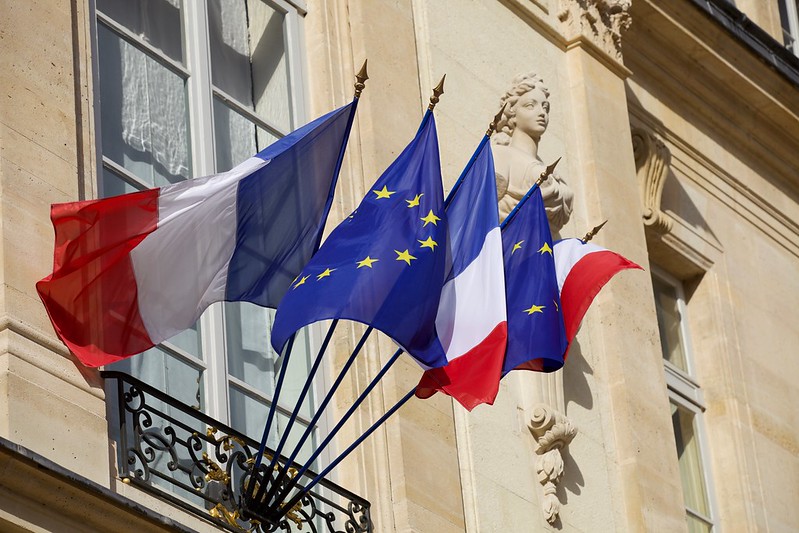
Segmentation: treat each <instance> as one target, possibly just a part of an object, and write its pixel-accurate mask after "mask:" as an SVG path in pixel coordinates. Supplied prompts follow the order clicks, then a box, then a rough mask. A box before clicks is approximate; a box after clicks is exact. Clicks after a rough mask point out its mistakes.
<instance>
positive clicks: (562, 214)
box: [492, 73, 574, 231]
mask: <svg viewBox="0 0 799 533" xmlns="http://www.w3.org/2000/svg"><path fill="white" fill-rule="evenodd" d="M506 104H507V106H506V107H505V108H504V112H503V114H502V117H501V118H500V119H499V122H498V123H497V134H496V135H494V137H493V139H492V142H493V143H494V166H495V168H496V179H497V199H498V200H499V212H500V216H501V217H502V218H505V217H506V216H507V215H508V213H510V211H511V210H512V209H513V208H514V207H515V206H516V204H518V203H519V200H521V198H522V197H523V196H524V194H525V193H526V192H527V190H528V189H529V188H530V187H532V185H533V183H534V182H535V180H536V179H538V177H539V176H540V175H541V172H542V171H543V170H544V169H545V168H546V164H545V163H544V162H543V161H542V160H541V159H540V158H539V157H538V143H539V142H540V141H541V136H542V135H543V134H544V132H546V130H547V125H548V124H549V90H547V88H546V87H545V86H544V81H543V80H542V79H541V78H540V77H539V76H537V75H536V74H534V73H529V74H523V75H519V76H516V77H515V78H514V79H513V81H512V82H511V87H510V88H509V89H508V90H507V91H506V92H505V94H504V95H502V98H500V107H502V106H505V105H506ZM541 192H542V194H543V197H544V205H545V206H546V210H547V217H548V218H549V223H550V225H551V226H552V229H553V231H558V230H560V228H562V227H563V226H564V225H565V224H566V222H568V221H569V217H570V216H571V212H572V200H573V198H574V194H573V193H572V191H571V189H570V188H569V187H568V186H567V185H566V182H565V180H564V179H563V178H562V177H561V176H559V175H558V174H553V175H552V176H551V177H550V178H549V179H548V180H546V181H545V182H544V183H543V184H542V185H541Z"/></svg>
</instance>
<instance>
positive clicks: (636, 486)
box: [0, 0, 799, 533]
mask: <svg viewBox="0 0 799 533" xmlns="http://www.w3.org/2000/svg"><path fill="white" fill-rule="evenodd" d="M711 3H713V2H711ZM716 3H720V2H716ZM93 4H94V2H79V1H72V2H67V1H66V0H47V1H45V0H28V1H26V2H17V1H12V0H1V1H0V13H2V14H3V15H2V16H1V17H0V43H2V46H0V72H3V75H2V76H0V279H2V284H1V285H0V345H2V349H1V350H0V438H2V439H3V440H2V443H3V447H1V448H0V473H2V476H0V530H2V531H27V530H30V531H114V530H117V531H119V530H122V529H124V528H128V529H127V530H137V531H138V530H142V531H151V530H152V531H157V530H197V531H213V530H215V528H214V526H213V525H211V524H210V523H208V522H205V521H203V520H201V519H199V518H197V517H195V516H192V515H189V514H187V513H185V512H183V511H182V510H180V509H179V508H177V507H174V506H172V505H170V504H169V503H168V502H165V501H161V500H159V499H157V498H154V497H153V496H151V495H148V494H146V493H144V492H142V491H140V490H139V489H137V488H135V487H133V486H129V485H126V484H124V483H122V482H121V480H120V479H119V477H118V476H117V474H116V472H117V470H116V469H117V466H116V460H115V456H114V443H113V441H112V439H111V438H110V437H109V422H108V418H109V415H108V408H107V405H106V394H105V391H104V388H103V380H102V378H101V377H100V376H99V374H98V372H96V371H95V370H90V369H86V368H84V367H82V366H80V365H79V364H78V363H77V362H76V361H75V360H74V358H73V357H72V356H71V355H70V354H69V353H68V351H67V350H66V348H65V347H64V346H63V345H62V344H61V343H60V342H59V341H58V340H57V338H56V336H55V334H54V332H53V331H52V328H51V326H50V323H49V321H48V319H47V316H46V313H45V311H44V309H43V307H42V305H41V303H40V301H39V299H38V297H37V296H36V292H35V288H34V284H35V282H36V281H38V280H39V279H41V278H42V277H44V276H45V275H47V274H48V273H49V271H50V268H51V266H52V228H51V225H50V223H49V205H50V204H51V203H55V202H64V201H74V200H78V199H85V198H93V197H95V196H96V190H97V185H96V183H97V179H98V176H97V173H98V171H97V168H98V157H99V155H98V152H97V146H98V142H97V136H98V132H97V131H96V129H95V124H96V122H95V117H94V112H95V105H96V103H97V98H98V96H97V94H96V90H97V89H96V87H97V84H96V83H95V81H96V80H95V73H94V72H93V55H92V44H91V43H92V34H93V32H94V31H95V23H94V13H93V12H92V10H91V9H90V8H89V5H93ZM305 4H306V5H305V9H306V11H307V13H306V14H305V15H304V20H303V27H304V50H305V57H304V61H305V62H306V64H305V70H306V72H307V76H308V79H309V83H308V87H309V88H310V89H309V91H308V93H309V94H308V95H307V105H308V107H309V109H310V112H309V116H317V115H319V114H321V113H323V112H325V111H327V110H330V109H332V108H333V107H336V106H338V105H341V104H342V103H344V102H346V101H348V99H349V98H350V96H351V92H352V77H353V73H354V72H356V71H357V69H358V67H359V66H360V62H361V61H362V59H363V58H367V57H368V58H369V77H370V80H369V82H368V83H367V87H366V89H365V92H364V94H363V97H362V99H361V102H360V104H359V109H358V116H357V118H356V121H355V126H354V130H353V134H352V139H351V141H350V146H349V149H348V152H347V156H346V158H345V162H344V167H343V169H342V174H341V178H340V181H339V188H338V190H337V195H338V196H337V201H336V202H335V203H334V208H333V211H332V212H331V223H330V224H329V225H328V227H332V223H333V222H337V221H339V220H341V219H343V218H344V216H346V215H347V214H348V213H350V212H351V211H352V209H353V208H354V207H355V206H356V205H357V203H358V201H359V200H360V198H361V197H362V196H363V195H364V193H365V192H366V191H367V189H368V187H369V186H370V185H371V183H372V182H373V180H374V179H375V177H376V176H377V175H379V173H380V172H381V171H382V170H383V169H385V168H386V166H387V165H388V164H389V163H391V161H392V160H393V159H394V158H395V157H396V155H397V154H398V153H399V151H400V150H401V149H402V148H403V147H404V146H405V144H406V143H407V141H408V140H409V139H410V137H411V136H412V135H413V133H414V131H415V129H416V127H417V126H418V122H419V119H420V117H421V114H422V112H423V110H424V109H425V108H426V106H427V101H428V97H429V92H430V89H431V88H432V87H433V86H434V85H435V83H436V82H437V80H438V79H439V78H440V76H441V75H442V74H444V73H446V74H447V81H446V92H445V94H444V95H443V96H442V98H441V101H440V103H439V104H438V106H437V108H436V115H437V120H438V128H439V137H440V143H441V158H442V169H443V173H444V180H445V184H444V185H445V190H446V189H448V188H449V187H451V186H452V184H453V183H454V180H455V178H456V177H457V176H458V174H459V173H460V169H461V168H462V166H463V165H464V164H465V162H466V161H467V159H468V157H469V155H470V154H471V152H472V150H473V149H474V147H475V146H476V144H477V142H478V141H479V139H480V136H481V135H482V133H483V132H484V131H485V128H486V126H487V124H488V123H489V122H490V120H491V118H492V117H493V116H494V114H495V113H496V112H497V103H498V101H499V97H500V96H501V95H502V94H503V93H504V91H505V90H506V88H507V86H508V83H509V82H510V80H511V79H513V78H514V77H515V76H516V75H518V74H522V73H525V72H529V71H531V70H532V71H535V72H536V73H537V74H539V75H540V76H541V77H542V78H543V79H544V80H545V81H546V84H547V87H548V89H549V91H550V93H551V95H550V97H549V101H550V103H551V112H550V122H549V128H548V130H547V134H546V136H545V137H544V138H543V139H542V140H541V144H540V147H539V152H538V155H539V156H540V157H541V159H542V160H543V161H546V162H549V161H552V160H554V159H557V158H558V157H561V156H562V157H563V160H562V161H561V163H560V166H559V171H560V172H561V173H562V175H564V176H567V177H568V184H569V186H570V188H571V189H572V191H573V193H574V204H573V209H574V211H573V213H572V216H571V219H570V221H569V222H568V224H566V225H565V227H564V228H563V229H562V230H561V231H560V235H562V236H580V235H583V234H584V233H585V232H586V231H587V230H588V229H590V228H592V227H593V226H595V225H596V224H597V223H599V222H601V221H603V220H606V219H608V220H610V222H609V223H608V224H607V226H606V227H605V228H604V229H603V230H602V232H600V233H599V235H598V236H597V237H596V238H595V240H594V242H596V243H598V244H599V245H601V246H604V247H607V248H609V249H612V250H614V251H617V252H619V253H621V254H623V255H624V256H626V257H628V258H629V259H631V260H633V261H635V262H636V263H638V264H640V265H642V266H644V267H645V268H646V269H647V271H649V270H651V269H652V267H656V268H659V269H661V271H665V272H667V273H668V274H670V275H671V276H673V277H675V278H677V279H679V280H681V281H682V282H683V284H684V286H685V287H686V303H687V320H688V328H689V329H690V332H691V337H692V341H693V353H694V366H695V368H694V373H695V377H696V379H697V381H698V383H699V385H700V386H701V390H702V394H703V396H704V402H705V411H704V413H703V419H704V422H705V427H706V433H707V439H706V441H707V442H706V444H707V453H706V457H707V459H708V464H706V465H705V467H706V472H707V475H708V479H709V481H710V484H711V485H712V486H711V498H712V500H713V502H714V510H715V511H714V515H713V520H714V522H715V524H716V525H717V530H719V531H775V532H777V531H795V530H799V506H797V505H796V502H797V501H799V430H797V427H799V420H797V416H799V415H797V413H799V411H798V410H797V408H796V406H797V405H799V385H797V383H799V358H797V357H795V355H794V353H793V346H795V345H796V344H799V326H797V325H796V321H795V320H794V319H793V316H794V315H793V312H794V310H793V307H794V306H795V304H796V303H797V302H799V277H798V276H797V273H799V225H797V222H796V221H797V220H799V175H797V169H799V114H797V110H799V87H797V85H795V84H793V83H792V82H791V81H790V79H789V77H787V76H785V75H784V74H782V73H780V72H779V71H777V70H775V69H774V68H772V67H770V66H769V64H768V63H767V62H766V61H764V60H762V59H761V58H760V57H759V56H758V54H757V53H756V52H755V51H753V49H752V48H748V47H747V46H745V44H743V43H742V41H741V40H740V39H739V38H738V37H736V36H735V35H734V34H733V33H731V32H729V31H727V30H726V29H725V28H724V27H722V25H721V24H719V23H718V22H717V21H715V20H714V19H713V18H712V17H711V16H709V15H708V14H707V12H706V11H704V10H702V9H700V8H699V7H697V5H698V3H697V2H693V1H691V0H680V1H675V2H657V1H655V0H634V1H632V2H631V1H630V0H626V1H608V0H474V1H470V2H463V1H461V0H437V1H435V2H427V1H424V0H395V1H389V0H374V1H368V2H360V1H359V2H351V1H346V0H333V1H323V0H307V2H305ZM766 4H768V5H769V6H771V7H770V8H768V9H766V8H764V7H763V6H765V5H766ZM772 4H773V5H772ZM737 5H738V8H739V9H741V10H742V11H743V12H745V13H746V14H747V15H749V17H750V18H751V19H752V20H753V21H754V22H755V23H756V24H758V25H759V26H760V27H762V28H764V29H765V30H766V31H767V32H769V33H771V34H772V35H774V36H775V37H778V36H779V34H778V32H779V27H780V25H779V14H778V11H777V9H776V5H777V3H776V0H775V1H771V0H769V2H754V1H749V2H737ZM793 67H794V68H796V69H799V62H797V61H794V62H793ZM361 332H362V329H361V328H360V327H358V326H352V327H342V328H340V329H339V332H338V333H337V336H336V338H335V339H334V342H333V346H334V349H333V356H334V357H333V358H332V361H333V362H332V366H333V367H334V368H338V367H340V366H341V364H342V362H343V360H344V359H346V357H347V356H348V355H349V353H350V350H351V349H352V347H353V346H354V344H355V343H356V342H357V340H358V338H359V337H360V334H361ZM393 352H394V347H393V345H392V344H391V343H390V342H389V341H388V340H387V339H386V338H385V337H378V336H372V338H371V340H370V341H369V342H368V343H367V345H366V357H362V358H360V359H359V360H358V362H357V363H356V365H355V366H356V368H355V371H354V372H352V373H351V375H350V376H349V377H348V381H347V382H346V383H345V386H344V387H343V389H342V392H344V398H342V399H337V401H338V402H339V403H338V404H337V405H336V410H337V411H338V412H339V413H340V412H343V410H345V409H346V408H347V407H348V399H349V398H353V397H355V396H356V395H357V394H358V392H359V391H361V390H363V388H364V387H365V386H366V384H367V383H368V382H369V380H370V379H371V377H372V376H374V375H375V374H376V372H377V371H378V370H379V368H380V367H381V366H382V363H383V362H385V361H386V360H387V359H388V358H389V357H390V356H391V354H392V353H393ZM661 354H662V352H661V341H660V337H659V335H658V325H657V318H656V310H655V303H654V300H653V288H652V282H651V278H650V276H649V274H647V273H642V272H638V271H629V272H625V273H623V274H620V275H619V276H617V277H616V278H615V279H614V280H613V281H612V282H610V283H609V284H608V285H607V286H606V287H605V289H603V291H602V293H601V294H600V295H599V296H598V297H597V299H596V300H595V302H594V304H593V306H592V308H591V310H590V311H589V312H588V314H587V315H586V317H585V320H584V322H583V325H582V329H581V331H580V333H579V334H578V336H577V339H576V342H575V343H574V344H573V346H572V348H571V351H570V354H569V357H568V360H567V363H566V366H565V367H564V369H563V370H562V371H559V372H558V373H557V374H555V375H538V374H533V373H512V374H510V375H509V376H508V377H507V378H506V379H504V380H503V382H502V384H501V389H500V393H499V396H498V398H497V401H496V403H495V405H494V406H491V407H488V406H481V407H478V408H476V409H475V410H474V411H473V412H472V413H467V412H466V411H464V410H463V409H461V408H460V406H458V405H457V404H453V402H452V401H451V400H450V399H449V398H447V397H444V396H443V395H441V394H438V395H436V396H434V397H433V398H431V399H429V400H425V401H411V402H410V403H408V404H407V405H406V406H405V407H403V408H402V409H401V410H400V411H399V412H398V414H397V415H396V416H395V417H394V418H392V419H391V420H389V422H388V423H387V424H386V425H385V426H384V427H382V428H381V429H380V430H379V431H378V432H376V433H375V435H374V436H373V437H371V438H370V439H369V440H368V441H367V442H366V443H365V444H364V445H363V446H361V447H360V448H359V449H358V450H357V452H356V453H355V454H353V456H352V457H350V458H349V459H348V460H347V461H345V462H344V463H343V464H342V465H341V467H339V469H338V470H337V473H336V475H335V480H336V481H337V482H338V483H339V484H340V485H342V486H344V487H347V488H348V489H350V490H352V491H353V492H356V493H359V494H362V495H363V496H365V497H366V498H367V499H369V500H370V501H371V503H372V518H373V520H374V523H375V531H381V532H382V531H397V532H437V533H438V532H442V533H446V532H462V531H467V532H469V533H478V532H480V533H482V532H489V531H513V532H516V531H519V532H521V531H551V530H557V531H653V532H660V531H685V530H686V525H685V507H684V504H683V496H682V485H681V481H680V471H679V467H678V462H677V457H676V454H675V444H674V440H673V429H672V423H671V415H670V411H669V399H668V393H667V384H666V378H665V377H664V363H663V359H662V356H661ZM419 376H420V370H419V368H418V367H417V366H416V365H415V364H414V363H412V362H410V361H409V360H404V359H401V360H400V362H399V363H398V364H397V365H396V366H395V368H394V369H393V370H392V371H391V372H390V373H389V374H388V375H387V377H386V378H385V379H384V380H383V382H382V383H381V385H380V386H379V387H378V388H377V389H376V391H375V393H374V394H372V395H371V397H370V398H369V400H368V401H367V403H366V405H365V406H364V408H363V409H361V410H360V411H359V413H358V415H357V417H356V420H355V423H354V424H351V427H348V428H347V429H346V430H345V431H344V432H343V433H342V434H341V436H340V437H339V440H338V442H339V445H340V447H341V448H343V447H344V446H346V445H347V444H348V443H349V442H350V441H351V440H352V439H353V438H354V437H355V436H357V435H358V434H359V433H360V432H361V431H362V430H364V429H365V428H367V427H368V426H369V425H370V424H371V422H372V421H374V420H375V419H376V418H377V417H379V416H380V415H381V414H382V413H383V412H385V410H386V409H387V408H388V407H390V406H391V405H393V404H394V403H395V402H396V401H397V400H398V399H399V398H401V397H402V396H403V395H404V394H405V393H406V392H407V391H408V390H409V389H410V388H411V387H412V386H413V385H414V384H415V383H416V382H417V381H418V378H419ZM547 417H549V418H547ZM556 425H558V427H559V432H558V437H557V438H558V439H559V440H557V442H556V443H554V442H555V441H553V442H548V441H547V442H544V440H545V434H546V432H547V431H548V430H553V428H554V426H556ZM575 428H576V429H575ZM32 458H35V460H34V459H32ZM36 464H38V465H39V467H36V466H34V465H36ZM41 465H47V468H43V467H42V466H41ZM120 524H125V526H120Z"/></svg>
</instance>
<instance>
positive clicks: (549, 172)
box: [536, 157, 561, 186]
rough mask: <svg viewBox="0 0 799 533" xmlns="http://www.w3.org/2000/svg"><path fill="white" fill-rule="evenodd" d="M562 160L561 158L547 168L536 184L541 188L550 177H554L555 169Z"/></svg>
mask: <svg viewBox="0 0 799 533" xmlns="http://www.w3.org/2000/svg"><path fill="white" fill-rule="evenodd" d="M560 159H561V158H560V157H559V158H557V159H556V160H555V162H554V163H552V164H551V165H549V166H548V167H547V168H546V169H545V170H544V171H543V172H542V173H541V175H540V176H539V177H538V179H537V180H536V184H537V185H538V186H541V184H542V183H544V182H545V181H546V180H547V178H548V177H550V176H551V175H552V172H554V170H555V167H556V166H558V163H560Z"/></svg>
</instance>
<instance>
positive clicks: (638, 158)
mask: <svg viewBox="0 0 799 533" xmlns="http://www.w3.org/2000/svg"><path fill="white" fill-rule="evenodd" d="M631 132H632V139H633V154H634V156H635V168H636V172H637V173H638V178H639V181H640V185H641V197H642V200H643V203H644V213H643V217H644V224H645V225H646V226H648V227H649V228H650V229H652V230H653V231H655V232H656V233H657V234H659V235H662V234H665V233H668V232H669V231H671V227H672V220H671V218H670V217H669V216H668V215H666V214H665V213H664V212H663V211H661V209H660V202H661V199H662V196H663V185H664V183H665V182H666V176H667V175H668V172H669V164H670V163H671V152H669V149H668V148H666V145H665V144H663V141H661V140H660V139H658V138H657V137H655V135H654V134H652V133H651V132H650V131H648V130H645V129H643V128H637V127H633V128H632V130H631Z"/></svg>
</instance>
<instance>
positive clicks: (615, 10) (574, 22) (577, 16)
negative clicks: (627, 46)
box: [557, 0, 632, 63]
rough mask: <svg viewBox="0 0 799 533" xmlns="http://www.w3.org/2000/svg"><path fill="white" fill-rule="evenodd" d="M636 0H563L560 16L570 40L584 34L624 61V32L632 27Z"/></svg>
mask: <svg viewBox="0 0 799 533" xmlns="http://www.w3.org/2000/svg"><path fill="white" fill-rule="evenodd" d="M631 5H632V0H560V9H559V10H558V14H557V17H558V20H559V21H560V23H561V28H560V31H561V33H562V34H563V35H564V36H565V37H566V40H567V41H572V40H574V39H577V38H580V37H583V38H585V39H587V40H588V41H590V42H592V43H593V44H595V45H596V46H597V47H598V48H599V49H600V50H602V51H603V52H604V53H605V54H607V55H608V56H610V57H611V58H613V59H614V60H616V61H618V62H619V63H621V61H622V53H621V36H622V33H623V32H624V31H625V30H627V28H629V27H630V23H631V18H630V12H629V11H630V7H631Z"/></svg>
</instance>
